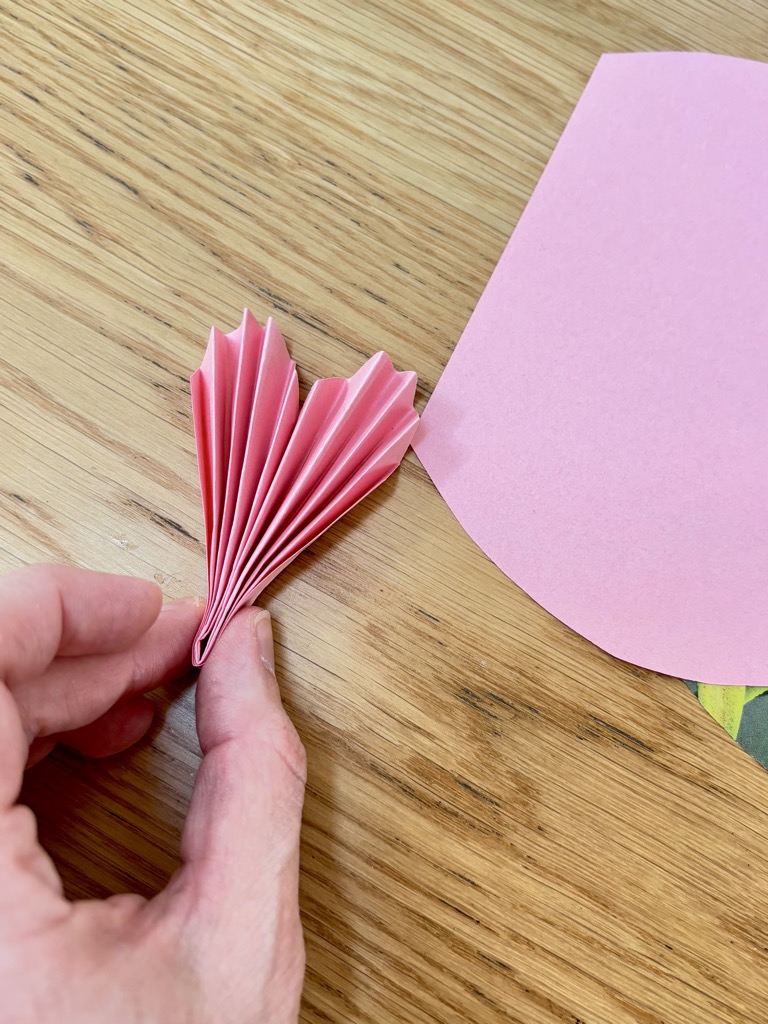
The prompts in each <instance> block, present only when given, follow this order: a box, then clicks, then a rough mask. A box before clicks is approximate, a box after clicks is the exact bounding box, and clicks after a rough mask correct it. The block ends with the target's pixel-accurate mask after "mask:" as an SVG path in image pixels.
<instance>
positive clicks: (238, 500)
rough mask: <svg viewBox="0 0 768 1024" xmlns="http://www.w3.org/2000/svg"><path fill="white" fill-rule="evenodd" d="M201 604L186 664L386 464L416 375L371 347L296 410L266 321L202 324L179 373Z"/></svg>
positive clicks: (283, 355)
mask: <svg viewBox="0 0 768 1024" xmlns="http://www.w3.org/2000/svg"><path fill="white" fill-rule="evenodd" d="M191 391H192V410H193V419H194V425H195V441H196V444H197V460H198V469H199V473H200V490H201V494H202V500H203V517H204V520H205V538H206V552H207V562H208V603H207V606H206V609H205V614H204V616H203V621H202V623H201V625H200V629H199V631H198V634H197V636H196V638H195V642H194V647H193V652H192V661H193V664H195V665H201V664H202V663H203V662H204V661H205V659H206V657H207V655H208V653H209V652H210V650H211V647H212V645H213V644H214V643H215V641H216V639H217V637H218V636H219V634H220V633H221V631H222V630H223V628H224V627H225V626H226V624H227V622H229V620H230V619H231V618H232V616H233V615H234V614H235V612H237V611H238V610H239V609H240V608H244V607H246V606H247V605H249V604H253V602H254V601H256V599H257V598H258V596H259V595H260V594H261V592H262V591H263V590H264V588H265V587H266V586H267V585H268V584H269V583H271V582H272V580H273V579H274V578H275V577H276V576H277V575H278V574H279V573H280V572H281V571H282V570H283V569H284V568H285V567H286V566H287V565H288V564H289V563H290V562H291V561H293V559H294V558H295V557H296V556H297V555H298V554H299V553H300V552H301V551H303V549H304V548H305V547H307V545H308V544H311V543H312V541H313V540H315V539H316V538H317V537H318V536H319V535H320V534H321V533H323V532H324V531H325V530H327V529H328V527H329V526H332V525H333V523H335V522H336V520H337V519H339V518H340V517H341V516H343V515H344V513H345V512H347V511H349V509H351V508H352V507H353V506H354V505H356V504H357V503H358V502H360V501H362V499H363V498H365V497H366V495H367V494H369V493H370V492H371V491H372V490H374V489H375V488H376V487H378V486H379V484H381V483H383V482H384V481H385V480H386V479H387V477H389V476H390V475H391V473H392V472H393V471H394V470H395V469H396V468H397V466H398V465H399V464H400V461H401V460H402V458H403V456H404V455H405V453H406V451H407V450H408V446H409V445H410V443H411V441H412V439H413V436H414V434H415V432H416V427H417V425H418V415H417V413H416V411H415V410H414V408H413V400H414V396H415V392H416V374H415V373H411V372H397V371H396V370H395V369H394V367H393V366H392V363H391V362H390V360H389V357H388V356H387V355H386V354H385V353H383V352H379V353H378V354H377V355H375V356H373V357H372V358H371V359H369V360H368V362H366V363H365V364H364V365H363V366H362V367H361V368H360V369H359V370H358V371H357V373H355V374H354V376H352V377H351V378H350V379H349V380H346V379H343V378H331V379H327V380H320V381H318V382H317V383H316V384H315V385H314V387H313V388H312V389H311V391H310V393H309V395H308V396H307V399H306V401H305V402H304V405H303V407H302V408H301V409H299V387H298V376H297V374H296V366H295V364H294V363H293V362H292V361H291V358H290V356H289V355H288V351H287V349H286V347H285V342H284V341H283V338H282V336H281V334H280V331H279V329H278V327H277V325H276V324H275V323H274V321H273V320H271V319H270V320H268V321H267V323H266V324H265V325H264V326H263V327H262V326H261V325H260V324H259V323H258V321H257V320H256V319H255V318H254V317H253V315H252V314H251V313H250V312H249V311H248V310H245V312H244V314H243V320H242V323H241V324H240V327H239V328H238V329H237V330H236V331H233V332H232V333H231V334H223V333H222V332H221V331H218V330H217V329H216V328H214V329H213V330H212V331H211V336H210V341H209V344H208V349H207V351H206V354H205V358H204V359H203V363H202V365H201V366H200V369H199V370H197V371H196V372H195V373H194V374H193V376H192V379H191Z"/></svg>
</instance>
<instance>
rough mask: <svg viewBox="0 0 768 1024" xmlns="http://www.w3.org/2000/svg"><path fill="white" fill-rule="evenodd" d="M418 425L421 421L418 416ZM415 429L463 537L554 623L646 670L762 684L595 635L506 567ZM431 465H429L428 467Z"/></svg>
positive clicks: (417, 445)
mask: <svg viewBox="0 0 768 1024" xmlns="http://www.w3.org/2000/svg"><path fill="white" fill-rule="evenodd" d="M421 422H422V424H423V423H424V420H423V418H422V421H421ZM420 432H421V428H420V430H419V432H417V434H416V437H415V438H414V441H413V449H414V452H415V453H416V456H417V458H418V459H419V461H420V462H421V464H422V466H423V468H424V470H425V471H426V473H427V475H428V476H429V478H430V480H432V483H433V484H434V485H435V488H436V490H437V491H438V493H439V494H440V496H441V497H442V498H443V500H444V501H445V503H446V505H447V506H448V508H449V509H450V510H451V513H452V514H453V516H454V517H455V518H456V520H457V522H458V523H459V525H460V526H461V528H462V529H463V530H464V532H465V533H466V534H467V536H468V537H469V538H470V539H471V540H472V541H473V543H474V544H476V545H477V547H478V548H479V549H480V551H481V552H482V553H483V554H484V555H485V556H486V557H487V558H489V559H490V561H492V562H493V563H494V565H495V566H496V567H497V568H498V569H499V570H500V571H501V572H503V573H504V575H505V576H506V577H507V579H508V580H510V581H511V582H512V583H514V585H515V586H516V587H518V588H519V589H520V590H522V591H523V592H524V593H525V594H527V595H528V597H530V598H531V600H533V601H535V602H536V604H537V605H539V607H540V608H542V609H543V610H544V611H545V612H547V614H548V615H552V616H553V617H554V618H555V619H557V620H558V622H561V623H562V624H563V625H564V626H567V627H568V629H570V630H573V632H574V633H577V634H578V635H579V636H581V637H583V638H584V639H585V640H588V641H589V643H591V644H594V646H595V647H597V648H599V649H600V650H601V651H604V652H605V653H606V654H610V655H611V657H613V658H618V659H619V660H620V661H624V662H626V663H627V664H629V665H637V666H638V667H640V668H644V669H647V670H648V671H651V672H656V673H658V674H660V675H666V676H672V677H675V678H678V679H689V680H692V681H694V682H698V683H711V684H713V685H718V686H765V684H766V675H765V674H763V675H757V674H756V675H754V676H749V674H748V673H747V674H746V676H745V677H744V678H741V679H739V680H736V681H733V680H724V679H708V678H706V677H704V678H697V677H696V675H695V674H694V673H695V671H696V664H695V662H692V661H691V660H690V659H688V658H686V661H685V664H683V662H682V661H676V660H675V659H674V658H671V659H669V660H663V659H662V660H661V661H659V662H655V663H654V664H649V663H647V662H645V661H642V660H638V658H637V657H636V651H635V649H634V648H629V647H627V646H626V645H625V642H624V641H622V640H620V639H617V638H615V637H613V636H611V634H610V633H609V632H604V633H601V634H600V635H599V636H598V635H596V634H595V633H594V632H593V630H592V628H591V626H590V625H589V624H588V623H587V621H586V620H584V621H582V620H581V619H580V617H579V614H578V612H574V611H573V610H572V609H568V608H565V607H564V606H563V605H562V604H561V602H560V601H559V600H558V598H557V594H556V593H554V592H552V591H549V590H543V589H541V588H540V587H538V586H537V585H536V582H535V581H533V580H531V579H529V578H527V577H526V575H525V573H524V572H523V573H521V572H519V571H517V570H516V569H514V568H513V567H511V566H510V567H508V568H507V567H506V566H507V563H508V557H507V553H506V552H505V551H503V550H502V549H501V547H500V546H499V545H498V544H497V542H496V540H495V536H494V532H493V531H490V532H489V531H487V527H486V524H485V523H484V522H483V520H482V519H476V518H475V517H474V516H473V515H472V514H471V513H467V511H466V510H465V509H464V508H463V507H462V501H461V499H458V500H457V499H456V496H455V495H454V494H453V492H452V489H451V487H450V484H446V483H445V482H442V481H441V483H439V484H438V483H437V482H436V479H435V476H436V475H438V474H434V475H433V469H434V468H435V462H434V461H433V459H432V456H431V455H430V453H429V450H428V447H427V446H426V445H425V444H422V440H420V437H419V434H420ZM430 467H432V468H430ZM478 487H481V481H478ZM510 528H511V529H514V523H512V524H510ZM702 673H703V674H704V675H705V676H706V670H705V669H704V667H703V666H702Z"/></svg>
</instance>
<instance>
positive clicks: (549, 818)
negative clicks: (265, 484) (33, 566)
mask: <svg viewBox="0 0 768 1024" xmlns="http://www.w3.org/2000/svg"><path fill="white" fill-rule="evenodd" d="M0 25H1V26H2V35H1V36H0V40H1V42H0V51H1V65H0V142H1V143H2V148H1V149H0V210H1V211H2V223H3V247H2V268H3V269H2V278H1V279H0V280H1V281H2V284H1V285H0V315H2V321H3V324H4V330H3V339H2V342H0V396H1V401H0V429H2V448H1V449H0V468H1V473H0V567H2V568H11V567H13V566H16V565H19V564H23V563H27V562H33V561H38V560H42V559H55V560H61V561H66V562H71V563H74V564H78V565H86V566H91V567H98V568H102V569H109V570H114V571H121V572H127V573H131V574H136V575H142V576H149V577H154V578H155V579H157V580H158V581H159V582H160V583H161V584H162V586H163V588H164V590H165V592H166V594H167V595H168V597H177V596H180V595H182V594H184V593H188V592H201V591H203V590H204V587H205V579H204V552H203V545H202V542H201V536H202V527H201V514H200V508H199V499H198V495H197V483H196V468H195V462H194V449H193V441H192V433H191V422H190V413H189V396H188V385H187V379H188V376H189V373H190V372H191V371H192V370H193V369H194V368H195V367H196V365H197V364H198V362H199V360H200V358H201V355H202V351H203V346H204V343H205V340H206V337H207V332H208V329H209V326H210V324H211V323H216V324H218V325H220V326H222V327H224V328H226V329H229V328H231V327H233V326H234V325H235V324H236V322H237V321H238V318H239V314H240V311H241V309H242V307H243V305H245V304H248V305H250V306H251V308H252V309H253V310H254V312H255V313H256V314H257V315H258V316H259V317H260V318H264V317H266V316H267V315H270V314H273V315H275V316H276V317H277V318H278V319H279V322H280V324H281V327H282V328H283V331H284V333H285V335H286V337H287V339H288V342H289V346H290V348H291V351H292V354H293V355H294V357H295V358H296V360H297V361H298V364H299V368H300V374H301V380H302V385H303V386H304V387H306V386H308V385H309V384H310V383H311V382H312V381H313V380H314V379H315V378H316V377H317V376H320V375H329V374H347V373H349V372H352V371H353V370H354V369H355V368H356V367H357V366H358V365H359V364H360V362H361V361H362V359H364V358H365V357H366V356H368V355H370V354H371V353H373V352H374V351H376V350H377V349H378V348H380V347H384V348H386V349H387V350H388V351H389V352H390V353H391V355H392V357H393V359H394V361H395V363H396V364H397V365H398V366H399V367H411V368H414V369H415V370H417V372H418V374H419V378H420V381H421V391H420V402H422V403H423V401H424V400H425V398H426V396H427V395H428V394H429V392H430V391H431V389H432V387H433V386H434V384H435V382H436V380H437V378H438V376H439V374H440V371H441V369H442V367H443V366H444V364H445V362H446V360H447V358H448V356H449V354H450V351H451V350H452V348H453V345H454V344H455V342H456V340H457V338H458V337H459V334H460V332H461V329H462V327H463V325H464V323H465V322H466V319H467V317H468V315H469V313H470V311H471V310H472V308H473V306H474V304H475V302H476V301H477V298H478V297H479V294H480V292H481V290H482V287H483V285H484V283H485V281H486V279H487V277H488V275H489V273H490V271H491V269H492V268H493V266H494V264H495V261H496V259H497V258H498V256H499V254H500V252H501V249H502V247H503V245H504V243H505V242H506V239H507V237H508V235H509V233H510V231H511V230H512V228H513V227H514V224H515V222H516V220H517V218H518V216H519V214H520V212H521V210H522V208H523V206H524V204H525V202H526V200H527V198H528V196H529V195H530V193H531V191H532V189H533V187H534V185H535V182H536V180H537V178H538V176H539V174H540V173H541V170H542V168H543V166H544V163H545V162H546V159H547V157H548V155H549V153H550V152H551V150H552V148H553V146H554V144H555V142H556V140H557V137H558V135H559V133H560V131H561V130H562V128H563V126H564V124H565V122H566V120H567V118H568V115H569V113H570V111H571V110H572V109H573V106H574V104H575V103H576V101H577V99H578V96H579V94H580V91H581V89H582V88H583V86H584V83H585V82H586V80H587V77H588V76H589V73H590V71H591V69H592V67H593V66H594V62H595V60H596V59H597V57H598V56H599V54H600V53H601V52H602V51H605V50H619V51H621V50H633V49H654V50H656V49H712V50H716V51H720V52H726V53H734V54H740V55H743V56H749V57H755V58H762V59H768V9H767V8H766V7H765V5H764V4H763V3H762V2H761V0H735V2H733V0H732V2H731V3H729V4H727V5H721V4H719V3H714V2H711V0H647V2H646V3H644V4H642V5H641V4H635V3H633V2H631V0H595V2H591V0H579V2H567V0H522V2H511V0H440V2H439V3H438V2H437V0H432V2H429V0H408V2H403V0H358V2H352V0H348V2H345V0H308V2H306V3H303V4H293V3H287V2H283V0H270V2H269V3H267V2H266V0H264V2H259V0H222V2H219V3H217V4H208V3H203V2H202V0H200V2H197V0H128V2H125V3H117V2H116V0H97V2H88V0H66V2H56V0H45V2H43V0H32V2H31V3H23V4H22V3H16V2H11V0H3V2H2V4H0ZM266 604H267V606H268V607H269V608H270V610H271V611H272V613H273V615H274V617H275V619H276V622H277V630H278V641H279V643H278V648H279V650H278V663H279V665H278V667H279V670H280V674H281V679H282V683H283V691H284V695H285V700H286V703H287V705H288V707H289V710H290V712H291V714H292V716H293V718H294V720H295V721H296V723H297V726H298V728H299V731H300V733H301V735H302V738H303V739H304V742H305V744H306V746H307V750H308V755H309V766H310V781H309V788H308V796H307V804H306V814H305V828H304V845H303V884H302V904H303V913H304V921H305V925H306V933H307V942H308V961H309V962H308V971H307V983H306V991H305V1000H304V1008H303V1018H302V1019H303V1021H305V1022H306V1024H310V1022H312V1024H316V1022H317V1024H319V1022H328V1021H333V1022H342V1021H344V1022H346V1021H351V1022H360V1024H366V1022H371V1024H373V1022H376V1024H380V1022H382V1021H400V1022H407V1024H417V1022H431V1021H441V1022H443V1021H444V1022H466V1021H473V1022H481V1024H491V1022H494V1024H495V1022H500V1021H509V1022H516V1024H553V1022H557V1024H635V1022H637V1024H754V1022H756V1021H760V1020H762V1019H764V1006H765V1003H766V995H768V982H766V960H767V956H766V941H765V920H766V916H767V913H766V912H767V911H768V877H767V876H766V873H765V870H764V866H765V862H766V854H768V823H766V816H765V807H766V804H767V803H768V780H767V779H766V776H765V774H764V772H762V770H761V769H760V768H759V767H758V766H757V765H756V764H755V763H753V762H751V761H750V760H749V759H748V758H747V756H746V755H744V754H743V753H742V752H741V751H740V750H739V749H738V748H737V747H736V746H735V745H734V744H732V743H731V742H730V741H729V740H728V738H727V737H726V735H725V734H724V733H723V732H722V731H721V730H719V729H718V728H717V727H716V726H715V725H714V724H713V723H712V722H711V721H709V719H708V718H707V716H706V715H705V714H704V713H703V712H702V711H701V709H700V708H699V707H698V706H697V705H696V703H695V701H693V700H692V699H691V697H690V695H689V694H688V693H687V691H686V690H685V689H684V687H683V686H682V684H680V682H679V681H675V680H669V679H666V678H662V677H659V676H654V675H652V674H650V673H647V672H643V671H640V670H638V669H634V668H632V667H630V666H627V665H624V664H621V663H618V662H616V661H614V660H612V659H611V658H609V657H608V656H607V655H605V654H603V653H601V652H600V651H598V650H596V649H595V648H593V647H591V646H590V645H589V644H588V643H586V642H585V641H583V640H582V639H581V638H579V637H577V636H575V635H574V634H572V633H571V632H570V631H569V630H568V629H566V628H565V627H564V626H562V625H561V624H559V623H558V622H556V621H555V620H553V619H552V618H550V617H549V616H548V615H547V614H546V613H545V612H544V611H542V610H541V609H540V608H538V607H537V606H536V605H535V604H534V603H533V602H532V601H530V600H529V599H528V598H527V597H526V596H525V595H524V594H522V593H521V592H520V591H519V590H517V588H516V587H515V586H514V585H513V584H511V583H510V582H509V581H508V580H507V579H506V578H504V577H503V576H502V575H501V574H500V573H499V572H498V570H496V569H495V567H494V566H492V565H491V564H490V563H489V562H488V561H487V560H486V559H485V558H484V557H483V556H482V554H481V553H480V552H479V551H478V550H477V549H476V548H475V547H474V545H473V544H472V543H471V542H470V541H469V540H468V539H467V537H466V536H465V535H464V534H463V533H462V531H461V529H460V528H459V527H458V525H457V524H456V522H455V521H454V520H453V518H452V516H451V515H450V513H449V512H448V511H447V509H446V508H445V506H444V505H443V503H442V502H441V500H440V499H439V497H438V496H437V494H436V493H435V491H434V489H433V488H432V486H431V484H430V482H429V480H428V479H427V477H426V475H425V474H424V472H423V471H422V469H421V467H420V466H419V464H418V462H417V461H416V459H415V458H414V457H413V456H412V455H411V456H409V458H408V460H407V461H406V463H405V464H404V466H403V468H402V470H401V471H400V473H399V474H398V475H397V476H396V478H394V479H393V480H391V481H390V482H389V483H388V484H387V485H386V486H385V487H383V488H382V489H381V490H380V492H378V493H377V494H376V495H374V496H373V497H371V498H370V499H369V500H368V501H366V502H365V503H364V505H363V506H362V507H360V508H359V509H357V510H356V511H355V512H353V513H352V514H351V515H350V516H349V518H348V519H347V520H346V521H344V522H343V523H341V524H339V525H337V526H336V527H335V528H334V529H333V530H332V531H331V533H330V534H329V535H327V536H326V537H324V538H322V539H321V540H320V541H319V542H317V543H316V544H314V545H313V546H312V550H311V551H309V552H307V553H306V554H305V555H304V556H303V557H302V558H300V559H299V560H298V561H297V562H296V563H295V565H294V566H293V567H292V568H291V569H290V570H289V571H287V572H286V573H285V574H284V576H283V577H281V578H280V580H279V581H278V582H277V583H275V584H274V585H273V586H272V587H271V588H270V591H269V594H268V597H267V601H266ZM158 702H159V704H160V705H161V707H162V708H163V710H164V722H163V724H162V727H161V728H158V729H157V730H156V731H155V733H154V735H153V736H152V738H151V742H150V743H149V744H147V745H145V746H143V747H142V748H141V749H139V750H136V751H134V752H132V753H130V754H129V755H125V756H122V757H120V758H115V759H113V760H111V761H110V762H108V763H104V764H99V765H94V764H88V763H85V762H81V761H78V760H76V759H74V758H70V757H68V756H66V755H64V754H56V755H54V756H53V757H52V758H50V759H49V760H48V761H47V762H45V763H43V764H42V765H40V766H38V767H37V768H36V769H34V770H33V771H32V772H30V773H29V776H28V783H27V787H26V792H25V798H26V799H27V800H28V801H29V802H30V803H31V805H32V806H33V807H34V808H35V809H36V810H37V812H38V814H39V817H40V822H41V834H42V836H43V839H44V841H45V842H46V844H47V846H48V848H49V849H50V850H51V851H52V852H53V854H54V856H55V857H56V860H57V863H58V865H59V867H60V869H61V871H62V874H63V876H64V878H65V882H66V885H67V889H68V891H69V892H70V894H71V895H73V896H82V895H102V894H104V893H107V892H111V891H116V890H122V889H126V888H135V889H137V890H139V891H141V892H145V893H150V892H153V891H156V890H157V889H158V888H160V887H161V886H162V884H163V882H164V880H165V879H166V878H167V876H168V875H169V873H170V872H171V871H172V870H173V867H174V865H175V863H176V849H177V842H178V834H179V829H180V824H181V821H182V820H183V815H184V811H185V807H186V804H187V800H188V798H189V793H190V790H191V785H192V781H193V778H194V772H195V768H196V765H197V763H198V752H197V744H196V741H195V738H194V721H193V715H192V704H191V692H190V691H189V690H186V691H182V692H168V693H164V694H161V695H159V696H158Z"/></svg>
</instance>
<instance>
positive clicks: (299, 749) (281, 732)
mask: <svg viewBox="0 0 768 1024" xmlns="http://www.w3.org/2000/svg"><path fill="white" fill-rule="evenodd" d="M271 740H272V746H273V748H274V750H275V753H276V754H277V755H278V757H279V758H280V759H281V761H282V762H283V764H284V765H285V766H286V768H287V769H288V770H289V771H290V773H291V774H292V775H294V776H295V777H296V779H297V780H298V781H299V782H300V783H301V785H302V787H303V786H306V784H307V752H306V750H305V749H304V744H303V743H302V742H301V737H300V736H299V734H298V732H297V731H296V727H295V726H294V724H293V722H291V720H290V719H289V718H288V716H287V715H283V716H281V718H280V720H279V722H278V723H276V725H275V727H274V728H273V729H272V731H271Z"/></svg>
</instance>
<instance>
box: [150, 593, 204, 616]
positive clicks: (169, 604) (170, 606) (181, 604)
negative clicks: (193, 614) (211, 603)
mask: <svg viewBox="0 0 768 1024" xmlns="http://www.w3.org/2000/svg"><path fill="white" fill-rule="evenodd" d="M204 607H205V598H204V597H179V598H177V599H176V600H175V601H166V602H165V604H164V605H163V606H162V608H161V609H160V614H162V613H163V612H172V611H174V610H175V609H176V608H199V609H200V610H202V609H203V608H204Z"/></svg>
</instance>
